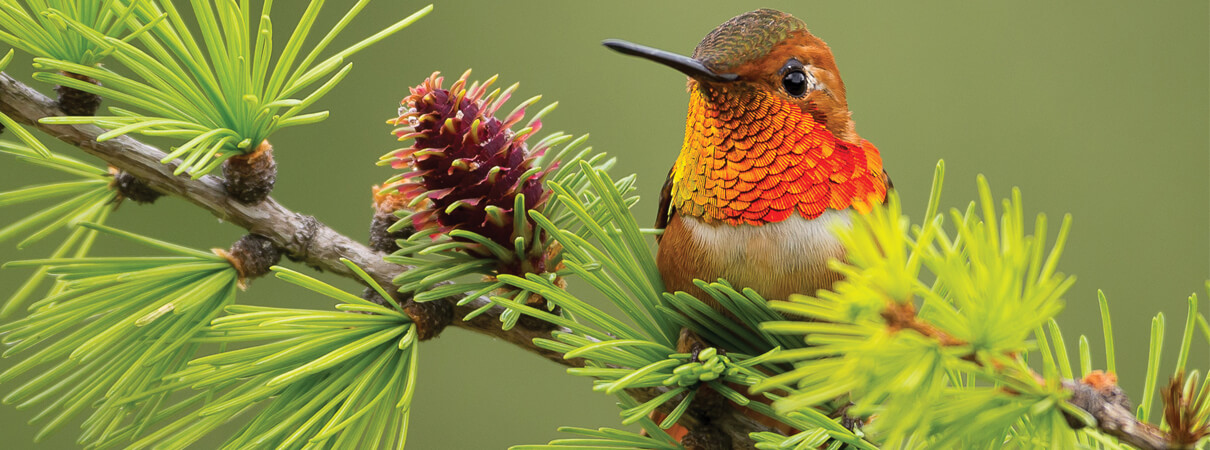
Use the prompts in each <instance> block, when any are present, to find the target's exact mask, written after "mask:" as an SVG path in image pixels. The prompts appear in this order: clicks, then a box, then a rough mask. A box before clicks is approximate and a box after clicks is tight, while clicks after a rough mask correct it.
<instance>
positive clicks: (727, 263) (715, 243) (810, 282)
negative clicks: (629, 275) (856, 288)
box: [658, 210, 850, 301]
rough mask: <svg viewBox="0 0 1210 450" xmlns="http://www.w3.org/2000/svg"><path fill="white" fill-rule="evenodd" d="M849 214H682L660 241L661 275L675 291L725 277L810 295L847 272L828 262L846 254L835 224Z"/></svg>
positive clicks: (784, 293)
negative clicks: (714, 219) (718, 218)
mask: <svg viewBox="0 0 1210 450" xmlns="http://www.w3.org/2000/svg"><path fill="white" fill-rule="evenodd" d="M849 214H850V213H849V212H848V211H836V210H827V211H825V212H824V213H823V214H821V215H819V216H818V217H816V218H814V219H806V218H803V217H801V216H797V215H796V216H791V217H789V218H787V219H785V220H783V221H781V222H775V223H768V224H764V225H747V224H740V225H729V224H724V223H706V222H704V221H702V220H700V219H696V218H693V217H688V216H683V215H677V216H675V217H673V218H672V220H671V221H670V222H669V223H668V227H667V228H666V230H665V232H664V236H663V238H662V239H661V241H660V248H659V255H658V259H659V268H660V275H661V276H662V277H663V278H664V283H665V288H666V289H667V290H668V291H670V292H675V291H686V292H690V293H694V294H695V295H697V294H699V293H700V291H698V290H697V288H696V287H695V286H694V285H693V280H694V279H700V280H705V281H715V280H717V279H719V278H723V279H726V280H727V281H728V282H730V283H731V284H732V285H734V286H736V287H737V288H743V287H750V288H752V289H755V290H756V291H757V292H759V293H760V294H761V295H763V296H765V298H768V299H785V298H787V297H788V296H789V295H790V294H808V295H810V294H813V293H814V292H815V291H816V290H818V289H826V288H830V287H831V286H832V283H834V282H836V281H837V280H839V279H840V278H841V277H840V275H839V274H837V273H836V272H833V271H831V270H828V267H827V264H828V260H829V259H831V258H842V257H843V256H844V248H843V246H842V245H841V244H840V242H839V241H838V240H837V238H836V235H835V233H834V232H833V231H832V230H833V228H832V227H833V226H834V225H838V224H839V225H842V226H848V225H849V223H850V217H849ZM697 296H698V297H699V298H701V297H702V296H701V295H697ZM702 300H703V301H708V299H702Z"/></svg>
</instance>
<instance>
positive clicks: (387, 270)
mask: <svg viewBox="0 0 1210 450" xmlns="http://www.w3.org/2000/svg"><path fill="white" fill-rule="evenodd" d="M0 111H2V112H4V113H5V114H8V116H9V117H12V118H13V119H14V120H16V121H18V122H21V123H23V124H26V125H29V126H32V127H35V128H37V129H39V130H41V131H43V132H45V133H46V134H48V135H50V136H54V137H55V138H57V139H59V140H61V141H63V142H66V143H68V144H71V145H73V146H75V147H78V148H80V149H82V150H84V151H85V152H87V153H89V154H91V155H93V156H96V157H98V158H101V159H102V160H104V161H105V162H106V163H108V164H110V165H112V166H114V167H117V168H119V169H122V170H124V171H126V172H128V173H130V174H132V175H134V176H136V177H138V178H139V179H141V180H144V181H146V183H147V184H148V185H149V186H151V187H152V188H153V189H155V190H157V191H160V192H163V193H165V194H171V195H175V196H178V197H181V198H183V199H185V200H187V201H189V202H191V203H193V204H195V205H197V206H199V207H201V208H202V209H205V210H206V211H209V212H210V213H211V214H213V215H214V216H215V217H218V218H220V219H223V220H224V221H226V222H230V223H232V224H235V225H237V226H240V227H242V228H244V229H246V230H248V231H249V232H251V233H256V234H259V235H262V236H264V237H266V238H268V239H269V240H271V241H273V243H274V244H276V245H277V246H278V247H280V248H281V249H282V251H283V252H284V253H285V254H287V255H288V256H290V258H291V259H294V260H297V261H301V262H303V263H305V264H307V265H309V266H311V267H314V268H317V269H320V270H324V271H328V272H331V273H335V274H338V275H341V276H344V277H346V278H350V279H354V280H358V278H357V276H356V275H355V274H354V273H353V272H352V271H350V270H349V269H348V267H345V265H344V264H343V263H341V262H340V259H341V258H345V259H348V260H349V261H352V262H353V263H355V264H357V265H358V266H359V267H361V268H362V269H363V270H365V271H366V273H368V274H369V275H370V276H371V277H372V278H373V279H374V280H375V281H377V282H378V283H379V284H381V285H383V286H388V287H390V286H394V284H393V283H392V282H391V280H392V279H394V278H395V276H397V275H398V274H399V273H401V272H403V271H405V270H408V269H410V267H406V266H400V265H396V264H391V263H388V262H386V261H384V260H383V259H382V257H383V254H382V253H379V252H377V251H375V250H373V249H371V248H370V247H368V246H366V245H364V244H362V243H360V242H357V241H354V240H353V239H350V238H349V237H347V236H345V235H343V234H341V233H339V232H337V231H336V230H333V229H332V228H331V227H328V226H327V225H325V224H324V223H323V222H320V221H319V220H318V219H316V218H314V217H312V216H308V215H305V214H300V213H297V212H294V211H291V210H289V209H287V208H286V207H285V206H282V205H281V204H280V203H277V201H275V200H274V199H273V198H271V197H270V198H266V199H265V200H264V201H261V202H259V203H256V204H252V205H249V204H244V203H240V202H238V201H236V200H235V199H233V198H231V197H229V196H228V194H227V192H226V189H225V188H224V187H223V181H222V180H221V179H219V178H217V177H214V176H209V175H207V176H203V177H201V178H198V179H196V180H193V179H190V178H189V177H185V176H176V175H173V174H172V171H173V169H175V168H176V163H175V162H171V163H168V164H164V163H161V162H160V160H161V159H163V158H164V156H166V153H164V152H163V151H161V150H160V149H158V148H155V147H153V146H150V145H147V144H145V143H143V142H140V141H138V140H136V139H134V138H131V137H128V136H122V137H118V138H115V139H110V140H108V141H105V142H97V140H96V139H97V136H98V135H100V134H101V133H103V132H104V130H102V129H100V128H98V127H96V126H93V125H48V124H43V123H39V122H38V120H39V119H41V118H43V117H49V116H62V115H64V114H63V112H62V111H61V110H59V107H58V105H57V104H56V102H55V101H54V100H52V99H50V98H48V97H46V96H45V95H42V94H41V93H39V92H38V91H36V90H34V89H33V88H30V87H29V86H27V85H25V84H24V83H21V82H20V81H17V80H15V79H13V78H12V77H10V76H8V74H5V73H0ZM359 281H360V280H359ZM388 290H389V291H392V292H391V293H392V294H395V292H393V290H391V289H388ZM459 300H462V299H461V298H446V299H442V300H436V301H434V302H429V303H439V302H444V303H446V305H444V307H446V308H448V309H449V310H452V311H453V316H454V320H453V322H452V325H454V326H456V327H459V328H463V329H466V330H470V331H473V332H475V333H479V334H483V335H487V336H491V337H494V338H499V339H501V340H504V341H506V342H509V343H511V344H513V345H516V346H518V347H521V348H522V349H524V350H526V351H529V352H531V353H535V354H537V355H540V356H542V357H544V358H546V359H548V360H551V361H554V362H556V363H559V364H562V365H565V366H570V367H581V366H583V365H584V362H583V360H580V359H574V360H566V359H564V358H563V355H562V354H561V353H558V352H552V351H549V350H546V349H543V348H539V347H538V346H536V345H534V342H533V341H534V339H535V338H547V337H549V336H550V332H551V330H550V329H540V330H539V329H527V328H524V327H514V328H513V329H511V330H507V331H505V330H503V329H501V326H500V324H501V321H500V314H501V313H502V311H503V310H502V309H501V308H493V309H491V310H488V311H487V312H485V313H483V314H481V315H479V316H477V317H475V318H474V319H471V320H468V321H464V320H461V319H462V318H463V317H466V316H467V315H468V314H469V313H470V312H472V311H475V310H478V309H479V308H481V307H483V306H485V305H487V304H488V303H490V300H488V299H486V298H482V297H481V298H476V299H474V300H471V301H470V302H467V303H466V304H465V305H461V306H458V305H457V302H458V301H459ZM426 304H427V303H426ZM414 305H417V306H418V305H425V304H417V303H412V302H410V300H409V301H408V305H407V306H405V309H409V308H408V306H414ZM421 309H423V308H421ZM408 313H409V315H413V311H411V310H409V311H408ZM413 317H414V318H415V316H413ZM421 320H423V318H421ZM421 320H418V321H417V323H418V324H420V323H421ZM439 331H440V330H437V332H439ZM563 331H569V330H563ZM661 393H662V391H660V390H658V389H643V390H636V391H634V392H632V394H633V395H634V396H635V398H637V399H639V400H640V401H646V400H650V399H652V398H655V397H656V396H657V395H659V394H661ZM674 403H676V402H671V404H674ZM671 408H672V407H671V406H669V404H666V405H665V407H664V408H663V409H666V410H665V411H664V412H665V413H667V412H670V410H671ZM682 425H683V426H685V427H686V428H687V429H689V430H695V429H698V428H701V427H704V426H710V427H712V428H715V429H718V430H720V431H722V432H723V433H724V434H727V435H729V436H731V437H732V442H734V443H735V444H736V445H739V446H740V447H736V448H745V445H744V443H747V444H746V445H747V446H750V445H751V440H750V439H749V438H748V433H751V432H755V431H766V430H767V427H764V426H763V425H761V424H759V423H757V422H756V421H754V420H752V419H751V418H748V417H746V416H744V414H743V412H742V411H740V410H738V409H729V411H724V412H721V413H720V414H719V417H716V418H714V419H712V421H711V424H705V423H702V422H701V421H699V420H698V419H696V418H691V417H688V415H686V416H685V418H684V419H683V420H682Z"/></svg>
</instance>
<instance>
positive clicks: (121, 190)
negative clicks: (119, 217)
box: [109, 166, 164, 205]
mask: <svg viewBox="0 0 1210 450" xmlns="http://www.w3.org/2000/svg"><path fill="white" fill-rule="evenodd" d="M109 174H110V175H112V176H113V182H112V183H110V186H111V187H112V188H113V189H114V190H116V191H118V198H117V199H116V200H115V201H119V202H120V201H122V200H124V199H130V200H133V201H134V202H135V203H138V204H140V205H146V204H150V203H155V201H156V200H158V199H159V198H160V197H163V196H164V194H161V193H160V191H157V190H155V189H152V188H151V186H150V185H148V184H147V182H146V181H143V180H140V179H139V178H138V177H136V176H134V175H131V174H130V172H127V171H125V170H121V169H118V168H117V167H114V166H109Z"/></svg>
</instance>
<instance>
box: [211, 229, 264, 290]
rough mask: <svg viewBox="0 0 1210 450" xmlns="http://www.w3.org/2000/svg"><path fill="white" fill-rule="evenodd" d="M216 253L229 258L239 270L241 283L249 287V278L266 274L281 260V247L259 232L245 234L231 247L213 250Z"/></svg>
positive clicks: (242, 285)
mask: <svg viewBox="0 0 1210 450" xmlns="http://www.w3.org/2000/svg"><path fill="white" fill-rule="evenodd" d="M212 251H213V252H214V253H215V254H217V255H219V256H222V257H224V258H227V260H228V261H231V265H232V266H234V267H235V270H236V271H238V272H239V285H240V287H241V288H246V287H247V280H249V279H252V278H257V277H261V276H264V275H265V274H267V273H269V268H270V267H273V266H274V265H276V264H277V263H278V261H281V249H279V248H277V246H276V245H274V244H273V241H271V240H269V238H267V237H264V236H261V235H259V234H245V235H244V236H243V237H241V238H239V240H237V241H235V243H234V244H231V249H230V250H227V251H223V250H222V249H217V248H216V249H214V250H212Z"/></svg>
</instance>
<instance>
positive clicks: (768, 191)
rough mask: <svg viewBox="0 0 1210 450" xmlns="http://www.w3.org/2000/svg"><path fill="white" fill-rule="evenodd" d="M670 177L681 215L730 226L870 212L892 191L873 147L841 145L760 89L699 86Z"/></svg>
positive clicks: (795, 109) (863, 142) (821, 127)
mask: <svg viewBox="0 0 1210 450" xmlns="http://www.w3.org/2000/svg"><path fill="white" fill-rule="evenodd" d="M672 177H673V184H672V186H673V188H672V205H673V206H674V207H675V208H676V211H677V213H678V214H682V215H686V216H690V217H696V218H699V219H701V220H703V221H705V222H707V223H720V222H721V223H726V224H729V225H740V224H748V225H763V224H766V223H774V222H781V221H783V220H786V219H788V218H790V217H792V216H793V215H794V214H798V215H800V216H802V217H804V218H806V219H814V218H816V217H819V215H820V214H823V212H824V211H825V210H827V209H829V208H830V209H835V210H844V209H847V208H850V207H852V208H853V209H855V210H857V211H858V212H861V213H865V212H867V211H869V209H870V207H871V205H872V204H877V203H881V202H882V201H883V200H884V199H885V198H886V193H887V185H886V182H885V180H884V179H883V176H882V157H881V156H879V154H878V149H877V148H875V147H874V145H873V144H871V143H870V142H869V141H866V140H864V139H861V140H860V143H858V144H854V143H850V142H846V141H843V140H841V139H839V138H837V137H836V136H834V135H833V134H832V133H831V132H830V131H828V130H827V128H825V126H824V125H823V124H822V123H819V122H816V120H815V118H814V117H812V116H811V114H810V113H809V112H806V111H802V109H801V108H800V107H799V106H798V105H795V104H794V103H791V102H790V101H788V100H786V99H783V98H781V97H778V96H775V95H772V94H770V93H768V92H764V91H760V90H746V92H742V93H741V92H736V91H732V90H730V89H726V88H723V89H718V88H715V89H711V88H706V87H703V86H694V87H693V88H692V89H691V97H690V100H689V116H688V119H687V122H686V124H685V144H684V146H683V147H682V148H681V154H680V156H679V157H678V158H677V160H676V168H675V170H674V171H673V174H672Z"/></svg>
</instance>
